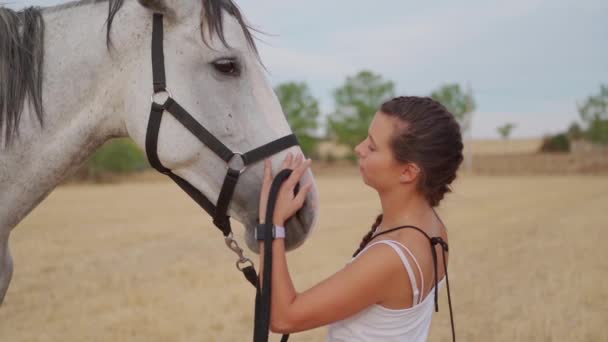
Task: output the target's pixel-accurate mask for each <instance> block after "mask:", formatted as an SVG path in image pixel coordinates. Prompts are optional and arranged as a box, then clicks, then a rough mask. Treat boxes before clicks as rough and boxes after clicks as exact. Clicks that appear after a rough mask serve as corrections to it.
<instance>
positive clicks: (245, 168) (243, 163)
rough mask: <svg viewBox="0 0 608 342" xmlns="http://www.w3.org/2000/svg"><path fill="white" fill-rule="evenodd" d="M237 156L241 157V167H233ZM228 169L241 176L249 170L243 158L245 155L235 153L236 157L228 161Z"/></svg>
mask: <svg viewBox="0 0 608 342" xmlns="http://www.w3.org/2000/svg"><path fill="white" fill-rule="evenodd" d="M237 156H239V157H241V165H238V164H237V167H232V164H234V163H233V161H235V157H237ZM228 167H229V168H231V169H233V170H237V171H239V174H242V173H243V172H245V170H247V165H246V164H245V158H243V154H242V153H240V152H234V155H233V156H232V158H230V160H229V161H228Z"/></svg>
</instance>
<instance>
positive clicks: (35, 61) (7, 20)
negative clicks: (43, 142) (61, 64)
mask: <svg viewBox="0 0 608 342" xmlns="http://www.w3.org/2000/svg"><path fill="white" fill-rule="evenodd" d="M43 38H44V20H43V19H42V15H41V13H40V10H39V9H37V8H34V7H30V8H26V9H24V10H22V11H19V12H16V11H13V10H11V9H7V8H2V7H0V138H1V137H2V136H3V133H4V142H5V144H6V145H7V146H9V145H10V144H11V142H12V140H13V139H14V136H15V135H18V130H17V128H18V127H19V121H20V119H21V112H22V111H23V106H24V103H25V97H26V95H29V97H28V99H29V105H30V108H31V107H33V109H34V111H35V112H36V116H37V117H38V121H39V122H40V125H41V126H42V125H43V119H42V118H43V116H44V112H43V109H42V74H43V73H42V67H43V59H44V57H43V56H44V39H43ZM0 142H1V141H0Z"/></svg>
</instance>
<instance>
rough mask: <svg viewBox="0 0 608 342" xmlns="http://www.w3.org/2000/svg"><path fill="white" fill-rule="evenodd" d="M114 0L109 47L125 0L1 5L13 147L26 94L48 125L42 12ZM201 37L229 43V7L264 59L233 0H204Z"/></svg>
mask: <svg viewBox="0 0 608 342" xmlns="http://www.w3.org/2000/svg"><path fill="white" fill-rule="evenodd" d="M106 1H107V2H108V16H107V19H106V45H107V47H108V50H110V49H111V46H112V41H111V30H112V24H113V22H114V18H115V16H116V14H117V13H118V11H119V10H120V9H121V8H122V6H123V4H124V0H80V1H72V2H68V3H65V4H60V5H56V6H53V7H48V8H44V9H40V8H38V7H29V8H26V9H23V10H21V11H14V10H11V9H8V8H4V7H0V139H2V140H0V142H2V141H4V143H5V146H10V145H11V143H12V141H13V140H14V138H15V136H18V134H19V131H18V127H19V121H20V118H21V113H22V112H23V107H24V103H25V100H26V97H27V98H28V99H29V101H28V102H29V105H30V106H31V108H33V109H34V112H35V114H36V116H37V118H38V121H39V122H40V125H41V127H43V125H44V120H43V118H44V109H43V107H42V76H43V65H44V20H43V18H42V14H41V12H42V11H43V10H44V11H52V12H54V11H61V10H64V9H68V8H72V7H78V6H83V5H87V4H92V3H99V2H106ZM201 2H202V10H201V19H200V31H201V39H202V40H203V42H204V43H205V44H207V45H209V42H208V41H207V37H206V36H205V31H207V32H208V33H209V37H212V36H213V35H214V34H215V35H217V37H218V38H219V39H220V41H221V42H222V43H223V44H224V45H225V46H226V47H228V46H229V45H228V42H227V41H226V39H225V36H224V17H223V12H224V11H226V13H228V14H229V15H231V16H232V17H234V18H235V19H236V21H237V22H238V24H239V25H240V27H241V29H242V30H243V34H244V35H245V39H246V41H247V43H248V45H249V46H250V47H251V48H252V50H253V51H254V52H255V55H256V56H257V57H258V59H259V53H258V50H257V47H256V44H255V40H254V37H253V34H252V33H251V31H252V30H253V28H252V27H250V26H249V24H247V22H246V21H245V19H244V17H243V15H242V14H241V11H240V9H239V8H238V6H237V5H236V4H235V3H234V2H233V1H232V0H201ZM0 146H1V144H0Z"/></svg>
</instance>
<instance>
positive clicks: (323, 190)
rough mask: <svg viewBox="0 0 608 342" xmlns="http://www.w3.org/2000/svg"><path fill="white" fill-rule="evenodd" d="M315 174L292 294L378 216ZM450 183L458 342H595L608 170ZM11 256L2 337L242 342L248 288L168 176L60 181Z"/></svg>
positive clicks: (601, 315)
mask: <svg viewBox="0 0 608 342" xmlns="http://www.w3.org/2000/svg"><path fill="white" fill-rule="evenodd" d="M316 176H317V181H318V186H319V189H320V198H321V218H320V223H319V226H318V227H317V230H316V231H315V232H314V234H313V236H312V237H311V239H310V240H309V241H308V242H307V243H306V244H304V246H302V247H301V248H300V249H299V250H297V251H295V252H293V253H290V254H289V256H288V258H289V264H290V269H291V272H292V274H293V277H294V282H295V284H296V287H297V288H298V289H299V290H303V289H306V288H308V287H309V286H311V285H313V284H315V283H316V282H317V281H320V280H322V279H323V278H324V277H326V276H328V275H330V274H331V273H332V272H334V271H336V270H338V269H339V268H340V267H342V266H343V265H344V263H345V262H346V261H347V260H348V258H349V256H350V254H351V253H352V251H353V250H354V248H355V246H356V245H357V244H358V243H359V240H360V237H361V236H362V235H363V233H365V232H366V231H367V230H368V228H369V225H370V224H371V221H372V219H373V218H374V217H375V215H376V214H377V213H378V212H379V209H380V207H379V204H378V201H377V197H376V195H375V193H374V192H372V191H371V190H370V189H368V188H366V187H365V185H364V184H363V183H362V182H361V181H360V178H359V175H358V173H357V171H356V170H354V169H341V170H339V172H338V171H337V170H334V171H332V170H331V169H324V170H321V171H319V172H318V173H316ZM454 190H455V193H454V194H450V195H448V197H447V200H446V201H445V203H444V204H443V205H442V207H441V208H440V209H439V213H440V215H441V216H442V217H443V219H444V221H445V222H446V224H447V225H448V229H449V230H450V248H451V258H450V259H451V260H450V261H451V264H450V280H451V288H452V295H453V302H454V310H455V321H456V331H457V336H458V340H459V341H509V342H512V341H608V330H607V329H606V322H608V252H607V251H606V248H605V246H604V245H603V243H604V242H605V241H607V240H608V224H607V223H606V222H607V221H608V214H607V209H608V176H576V175H572V176H526V177H523V176H522V177H506V176H500V177H499V176H493V177H491V176H473V175H467V176H464V177H462V178H460V179H459V180H458V181H457V183H456V184H455V186H454ZM235 229H236V230H237V231H239V232H240V227H238V226H237V227H236V228H235ZM11 249H12V253H13V256H14V260H15V273H14V276H13V281H12V284H11V287H10V289H9V292H8V294H7V297H6V299H5V302H4V305H3V306H2V307H0V341H2V342H24V341H61V342H66V341H250V340H251V333H252V313H253V312H252V311H253V296H254V291H253V289H252V288H251V287H250V285H249V284H248V283H247V282H246V281H245V280H244V278H243V277H242V275H241V274H240V273H239V272H237V271H236V269H235V267H234V256H233V254H232V253H231V252H230V251H229V250H228V249H227V248H226V247H225V245H224V243H223V240H222V238H221V234H219V233H218V232H217V231H216V229H215V228H212V225H211V223H210V219H209V218H208V217H207V216H206V214H205V213H204V211H202V210H200V209H199V208H198V207H197V206H196V205H195V203H194V202H193V201H191V200H190V199H189V198H188V197H187V196H186V195H185V194H184V193H182V192H181V190H180V189H179V188H178V187H177V186H176V185H174V184H173V183H171V182H169V181H164V180H163V181H158V180H157V179H156V178H154V177H152V179H151V180H150V179H148V180H146V182H134V183H122V184H112V185H66V186H62V187H60V188H58V189H57V190H55V191H54V192H53V193H52V194H51V195H50V196H49V198H47V199H46V200H45V201H44V202H43V203H42V204H41V205H40V206H39V207H38V208H36V209H35V210H34V211H33V212H32V213H31V214H30V216H29V217H27V218H26V219H25V220H24V221H23V222H22V223H21V224H20V225H19V226H18V227H17V229H16V230H15V231H14V232H13V234H12V236H11ZM379 290H381V288H380V287H379ZM439 308H440V312H439V313H438V314H435V317H434V321H433V326H432V332H431V337H430V341H447V340H449V336H450V328H449V314H448V305H447V297H446V295H445V289H444V290H442V294H441V296H440V302H439ZM324 336H325V328H320V329H316V330H313V331H310V332H304V333H299V334H295V335H293V336H292V337H291V339H290V340H292V341H295V342H302V341H323V340H324ZM272 340H273V341H278V338H277V337H276V336H274V337H273V339H272Z"/></svg>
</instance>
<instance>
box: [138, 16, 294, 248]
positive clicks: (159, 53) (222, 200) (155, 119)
mask: <svg viewBox="0 0 608 342" xmlns="http://www.w3.org/2000/svg"><path fill="white" fill-rule="evenodd" d="M152 78H153V87H154V95H156V94H159V93H166V94H167V95H168V97H167V99H166V100H165V102H164V103H162V104H160V103H157V102H155V101H154V95H153V96H152V106H151V109H150V118H149V121H148V129H147V132H146V155H147V157H148V160H149V161H150V165H152V167H154V168H155V169H156V170H158V171H159V172H161V173H163V174H166V175H168V176H169V177H171V179H173V181H175V183H177V185H179V187H180V188H182V189H183V190H184V191H185V192H186V193H187V194H188V195H189V196H190V197H192V199H194V201H196V203H198V204H199V205H200V206H201V207H202V208H203V209H204V210H205V211H206V212H207V213H209V215H211V216H212V217H213V224H214V225H215V226H216V227H218V228H219V229H220V230H221V231H222V233H223V234H224V236H225V237H227V236H229V235H230V233H231V232H232V229H231V227H230V217H229V216H228V215H227V212H228V207H229V204H230V200H231V199H232V195H233V194H234V190H235V188H236V184H237V182H238V179H239V176H240V175H241V173H243V171H245V169H246V168H247V166H249V165H251V164H253V163H255V162H258V161H260V160H262V159H264V158H266V157H268V156H271V155H273V154H276V153H278V152H280V151H282V150H285V149H287V148H289V147H291V146H296V145H299V143H298V140H297V138H296V136H295V135H294V134H290V135H287V136H285V137H282V138H280V139H277V140H275V141H272V142H269V143H267V144H265V145H263V146H260V147H258V148H255V149H253V150H251V151H249V152H247V153H242V154H241V153H238V152H233V151H232V150H230V149H229V148H228V147H227V146H226V145H224V144H223V143H222V142H221V141H219V140H218V139H217V138H216V137H215V136H214V135H213V134H211V132H209V131H208V130H207V129H206V128H205V127H203V126H202V125H201V124H200V123H198V121H196V119H194V118H193V117H192V115H190V114H189V113H188V111H187V110H185V109H184V108H183V107H182V106H180V105H179V104H178V103H177V101H175V100H174V99H173V97H172V94H171V93H170V92H169V91H168V89H167V82H166V79H165V58H164V52H163V15H162V14H159V13H155V14H154V21H153V26H152ZM165 111H167V112H169V113H170V114H171V115H172V116H173V117H174V118H175V119H177V121H179V122H180V123H181V124H182V125H183V126H184V127H186V129H187V130H188V131H190V133H192V134H193V135H194V136H195V137H196V138H198V139H199V140H200V141H201V142H202V143H203V144H204V145H205V146H207V147H208V148H209V149H210V150H211V151H213V152H214V153H215V154H216V155H217V156H218V157H219V158H220V159H222V160H223V161H224V162H226V164H227V165H228V170H227V172H226V176H225V178H224V182H223V184H222V188H221V191H220V194H219V197H218V200H217V204H216V205H214V204H213V203H212V202H211V201H210V200H209V199H208V198H207V197H206V196H205V195H203V194H202V193H201V192H200V191H199V190H198V189H196V188H195V187H194V186H192V184H190V183H189V182H187V181H186V180H184V179H183V178H181V177H179V176H177V175H176V174H174V173H173V172H172V171H171V170H170V169H168V168H166V167H164V166H163V165H162V163H161V162H160V159H159V158H158V154H157V150H158V133H159V130H160V124H161V120H162V115H163V113H164V112H165ZM237 156H240V158H241V160H242V166H241V167H240V168H238V169H236V168H233V167H232V166H231V162H232V161H233V159H234V158H235V157H237Z"/></svg>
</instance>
